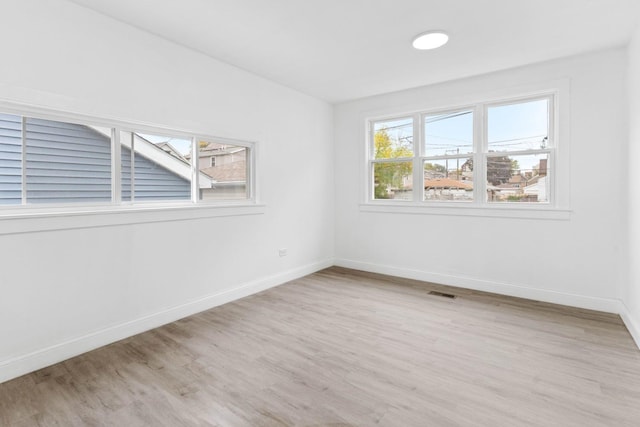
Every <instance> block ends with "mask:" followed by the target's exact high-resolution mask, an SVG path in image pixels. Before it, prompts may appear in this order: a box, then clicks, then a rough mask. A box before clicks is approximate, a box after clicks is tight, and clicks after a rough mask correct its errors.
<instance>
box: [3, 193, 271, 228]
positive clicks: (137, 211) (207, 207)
mask: <svg viewBox="0 0 640 427" xmlns="http://www.w3.org/2000/svg"><path fill="white" fill-rule="evenodd" d="M242 202H243V203H242V204H240V203H238V204H232V203H225V204H214V203H208V204H204V203H203V204H199V205H194V204H193V203H191V202H190V201H187V202H185V203H182V204H166V203H157V204H156V203H149V204H146V205H143V204H139V205H135V206H132V205H129V206H121V205H119V206H113V205H104V206H94V207H86V206H85V207H80V206H77V207H74V208H73V209H72V210H71V209H69V207H67V208H64V209H60V210H51V209H47V210H46V211H38V210H36V209H34V210H29V211H23V212H20V213H16V214H15V215H5V216H2V215H0V236H1V235H5V234H20V233H34V232H39V231H54V230H55V231H57V230H71V229H80V228H95V227H112V226H119V225H129V224H144V223H152V222H169V221H187V220H194V219H202V218H214V217H225V216H240V215H260V214H264V213H265V210H266V206H265V205H258V204H252V205H247V204H246V203H244V202H245V201H244V200H242Z"/></svg>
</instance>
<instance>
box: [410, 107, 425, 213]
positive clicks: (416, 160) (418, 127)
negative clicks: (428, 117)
mask: <svg viewBox="0 0 640 427" xmlns="http://www.w3.org/2000/svg"><path fill="white" fill-rule="evenodd" d="M422 117H423V116H422V115H421V114H416V115H414V116H413V201H414V202H416V203H418V202H421V201H422V200H424V195H423V192H424V172H423V171H422V169H423V167H422V164H421V163H422V151H423V147H424V133H423V132H422V128H423V126H422Z"/></svg>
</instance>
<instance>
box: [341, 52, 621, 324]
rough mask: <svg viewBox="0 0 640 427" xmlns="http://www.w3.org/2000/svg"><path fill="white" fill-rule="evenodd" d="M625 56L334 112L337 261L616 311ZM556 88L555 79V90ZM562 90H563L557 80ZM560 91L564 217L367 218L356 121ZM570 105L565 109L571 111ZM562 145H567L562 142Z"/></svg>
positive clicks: (534, 69) (482, 79) (582, 60)
mask: <svg viewBox="0 0 640 427" xmlns="http://www.w3.org/2000/svg"><path fill="white" fill-rule="evenodd" d="M626 61H627V56H626V50H625V49H615V50H608V51H604V52H598V53H594V54H590V55H586V56H579V57H572V58H566V59H563V60H559V61H553V62H548V63H542V64H535V65H531V66H528V67H523V68H518V69H514V70H508V71H504V72H498V73H493V74H488V75H483V76H478V77H474V78H470V79H465V80H459V81H452V82H448V83H444V84H440V85H435V86H427V87H421V88H416V89H413V90H407V91H402V92H397V93H392V94H387V95H381V96H375V97H371V98H366V99H363V100H358V101H354V102H349V103H344V104H341V105H338V106H337V107H336V109H335V114H334V133H335V143H336V151H335V159H336V160H335V161H336V166H335V170H336V172H335V173H336V179H335V183H336V259H337V263H338V264H339V265H343V266H350V267H355V268H361V269H365V270H370V271H376V272H382V273H390V274H395V275H399V276H406V277H412V278H417V279H423V280H431V281H434V282H440V283H445V284H451V285H459V286H464V287H469V288H476V289H483V290H490V291H496V292H501V293H504V294H509V295H516V296H522V297H527V298H534V299H540V300H547V301H553V302H558V303H564V304H570V305H577V306H582V307H588V308H596V309H601V310H607V311H614V312H615V311H618V309H619V299H620V298H621V294H622V286H623V281H624V277H625V276H626V271H625V269H626V262H625V259H624V255H625V252H626V251H625V244H624V242H625V240H624V234H625V232H626V227H625V222H624V220H625V219H626V215H625V212H624V209H623V206H624V199H625V197H626V190H625V188H626V181H625V177H626V173H625V170H626V157H625V153H626V144H627V105H626V81H625V74H626V65H627V64H626ZM558 82H560V83H558ZM562 82H564V83H562ZM556 84H561V85H562V84H565V85H568V86H569V87H570V90H569V91H567V90H565V91H564V92H563V93H562V94H561V98H560V102H561V103H563V104H562V105H561V109H564V111H565V112H568V114H567V115H568V116H567V117H564V120H563V121H562V123H560V126H561V132H562V134H563V135H564V136H565V137H564V139H563V140H561V141H560V144H564V147H565V148H570V151H571V153H570V162H569V165H568V166H569V168H570V170H569V171H568V172H569V173H568V176H567V178H568V180H569V181H570V188H569V186H567V187H566V188H565V190H569V189H570V191H569V193H566V192H565V193H564V194H565V195H568V196H569V198H568V199H566V200H565V202H566V203H565V204H566V205H567V206H565V207H567V208H569V209H570V210H571V216H570V219H569V220H549V219H547V220H539V219H508V218H490V217H470V216H452V215H421V214H398V213H379V212H364V211H362V210H361V209H360V208H359V203H360V202H362V201H363V199H364V196H363V185H364V183H363V179H362V176H363V167H364V166H363V154H364V144H365V141H364V138H365V136H364V128H365V125H364V119H365V118H366V117H367V116H380V115H385V114H394V113H398V112H407V111H414V110H418V109H430V108H438V107H442V106H455V105H464V104H465V103H471V102H474V101H483V100H486V99H492V98H495V97H500V96H505V95H507V94H511V95H518V94H519V93H521V92H526V91H527V90H528V89H529V88H532V87H538V88H544V87H548V88H550V89H552V88H555V87H556ZM567 107H568V108H567ZM567 144H569V145H570V147H567V146H566V145H567Z"/></svg>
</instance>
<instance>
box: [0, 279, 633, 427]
mask: <svg viewBox="0 0 640 427" xmlns="http://www.w3.org/2000/svg"><path fill="white" fill-rule="evenodd" d="M430 290H439V291H443V292H450V293H454V294H456V295H457V296H458V297H457V298H456V299H453V300H451V299H447V298H443V297H439V296H433V295H430V294H429V293H428V292H429V291H430ZM0 425H2V426H76V425H78V426H84V425H89V426H93V425H96V426H99V425H109V426H126V427H129V426H233V427H236V426H314V427H319V426H332V427H339V426H343V427H344V426H376V425H379V426H398V427H410V426H563V427H569V426H581V427H584V426H636V427H637V426H640V351H639V350H638V349H637V348H636V347H635V346H634V343H633V341H632V339H631V337H630V335H629V333H628V332H627V330H626V329H625V327H624V326H623V324H622V322H621V320H620V319H619V317H618V316H615V315H610V314H604V313H598V312H593V311H587V310H578V309H573V308H568V307H563V306H556V305H551V304H545V303H539V302H533V301H528V300H522V299H516V298H509V297H503V296H497V295H492V294H487V293H481V292H473V291H468V290H462V289H457V288H447V287H443V286H437V285H433V284H429V283H422V282H416V281H411V280H405V279H397V278H391V277H386V276H380V275H374V274H367V273H361V272H355V271H352V270H346V269H340V268H331V269H328V270H324V271H322V272H319V273H316V274H313V275H310V276H307V277H305V278H302V279H299V280H296V281H294V282H291V283H288V284H286V285H283V286H280V287H277V288H274V289H271V290H269V291H266V292H262V293H260V294H257V295H253V296H251V297H248V298H244V299H242V300H239V301H236V302H233V303H230V304H226V305H224V306H221V307H217V308H214V309H212V310H209V311H206V312H204V313H200V314H198V315H195V316H192V317H189V318H186V319H183V320H180V321H178V322H175V323H172V324H169V325H167V326H164V327H162V328H158V329H155V330H152V331H150V332H146V333H144V334H140V335H137V336H135V337H132V338H129V339H126V340H123V341H120V342H117V343H115V344H112V345H109V346H107V347H104V348H101V349H98V350H95V351H92V352H90V353H87V354H84V355H82V356H79V357H76V358H73V359H70V360H68V361H66V362H63V363H60V364H57V365H54V366H51V367H49V368H46V369H43V370H40V371H38V372H35V373H33V374H30V375H26V376H24V377H21V378H18V379H15V380H13V381H10V382H7V383H4V384H1V385H0Z"/></svg>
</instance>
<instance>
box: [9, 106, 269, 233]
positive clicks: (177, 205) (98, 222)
mask: <svg viewBox="0 0 640 427" xmlns="http://www.w3.org/2000/svg"><path fill="white" fill-rule="evenodd" d="M0 111H1V112H3V113H6V114H12V115H16V116H21V117H23V130H22V131H23V135H24V117H29V118H38V119H43V120H51V121H59V122H65V123H73V124H79V125H84V126H96V127H101V128H108V129H111V135H110V139H111V201H110V202H90V203H81V202H69V203H46V204H45V203H42V204H40V203H38V204H28V203H26V200H25V194H26V191H25V184H26V180H25V177H24V175H25V168H24V149H23V155H22V156H23V170H22V174H23V177H22V204H16V205H7V206H2V207H0V235H2V234H14V233H24V232H34V231H43V230H59V229H73V228H84V227H88V226H111V225H120V224H134V223H142V222H155V221H173V220H186V219H197V218H209V217H216V216H235V215H250V214H261V213H264V205H263V204H261V203H260V201H259V197H258V185H257V163H258V161H257V156H258V143H256V142H255V141H248V140H236V139H230V138H221V137H217V136H214V135H211V134H207V133H202V132H193V131H185V130H177V129H170V128H166V127H162V126H158V125H152V124H144V123H135V122H129V121H124V120H120V119H102V118H97V117H93V116H88V115H83V114H78V113H72V112H62V111H54V110H50V109H46V108H41V107H35V106H31V105H23V104H15V103H12V102H7V101H2V100H0ZM121 131H125V132H136V133H143V134H156V135H171V136H174V137H180V138H185V139H189V138H190V139H191V140H192V159H193V160H192V162H191V176H192V179H191V195H190V198H189V199H188V200H187V199H185V200H184V201H176V200H153V201H135V200H132V201H131V202H129V201H122V200H121V198H122V194H121V185H120V184H121V153H122V150H121V144H120V132H121ZM199 140H207V141H216V142H221V143H224V144H231V145H235V146H241V147H245V148H246V152H247V176H246V185H247V197H246V198H244V199H235V200H234V199H228V200H200V198H199V193H198V190H199V189H198V187H197V186H198V182H197V181H198V176H199V168H198V163H199V162H198V159H199V157H198V156H199V146H198V144H197V141H199ZM132 157H133V156H132ZM132 161H133V160H132ZM132 181H133V177H132ZM114 214H118V215H117V216H114ZM78 216H84V217H86V218H87V220H85V221H84V222H80V223H79V221H78V220H77V217H78ZM42 218H48V219H51V220H48V221H46V222H44V221H40V219H42Z"/></svg>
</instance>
